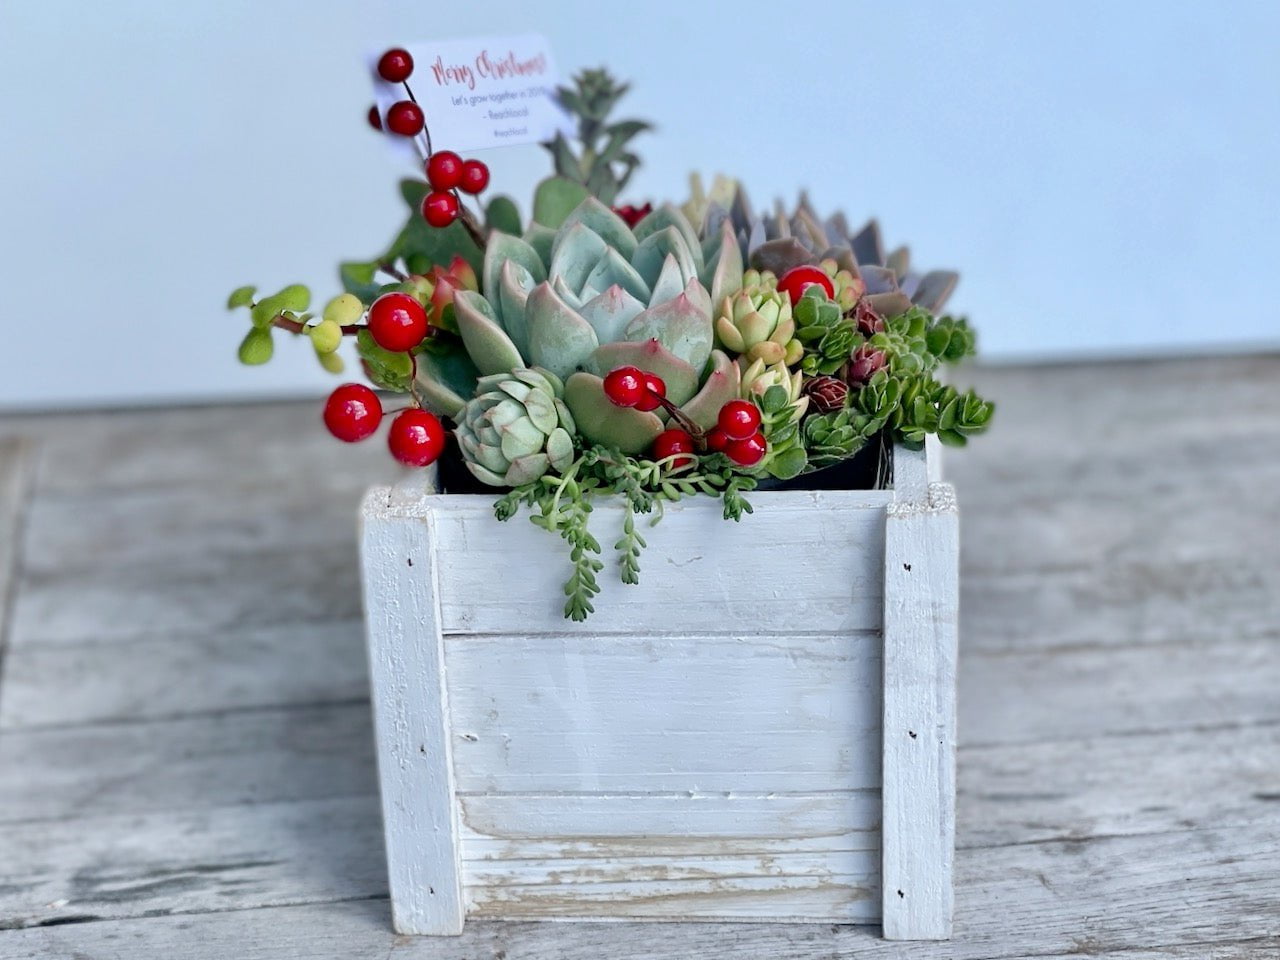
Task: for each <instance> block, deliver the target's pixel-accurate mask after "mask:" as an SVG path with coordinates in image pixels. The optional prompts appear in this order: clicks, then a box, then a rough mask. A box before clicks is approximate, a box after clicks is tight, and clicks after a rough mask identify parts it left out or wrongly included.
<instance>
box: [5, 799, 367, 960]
mask: <svg viewBox="0 0 1280 960" xmlns="http://www.w3.org/2000/svg"><path fill="white" fill-rule="evenodd" d="M0 850H3V851H5V856H4V858H3V860H0V927H4V926H27V925H31V924H35V923H48V922H51V921H57V920H60V919H61V920H65V919H69V918H75V917H82V916H86V915H88V916H94V917H139V916H146V915H148V914H153V913H169V912H175V911H183V912H190V911H209V910H236V909H243V908H245V907H251V906H252V907H261V906H267V905H271V904H288V903H324V902H329V901H334V900H349V899H353V898H356V897H370V896H383V895H385V894H386V890H387V872H386V862H385V860H384V859H383V854H382V830H381V824H380V822H379V818H378V800H377V797H376V796H374V795H371V794H370V795H366V796H362V797H352V798H338V799H332V800H293V801H290V802H284V803H244V804H237V805H234V806H222V807H212V808H206V809H197V810H174V811H169V812H162V813H150V814H138V813H121V814H114V815H110V816H94V815H93V814H92V813H91V812H86V813H85V814H83V815H82V816H80V817H79V818H76V819H67V820H37V821H22V822H17V823H11V824H3V825H0ZM3 937H4V934H3V933H0V951H3V949H4V940H3Z"/></svg>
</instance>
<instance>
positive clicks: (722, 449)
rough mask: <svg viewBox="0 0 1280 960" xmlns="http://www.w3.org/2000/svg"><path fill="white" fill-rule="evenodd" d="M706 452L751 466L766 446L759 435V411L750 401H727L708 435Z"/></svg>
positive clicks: (762, 454) (762, 455)
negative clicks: (717, 453)
mask: <svg viewBox="0 0 1280 960" xmlns="http://www.w3.org/2000/svg"><path fill="white" fill-rule="evenodd" d="M707 449H709V450H715V451H717V452H719V453H723V454H724V455H725V456H726V457H728V458H729V459H730V460H732V461H733V462H734V463H736V464H737V465H738V466H740V467H754V466H755V465H756V464H757V463H759V462H760V461H761V460H763V459H764V455H765V453H766V452H767V451H768V449H769V445H768V444H767V443H766V442H765V439H764V434H763V433H761V432H760V411H759V410H758V409H757V408H756V405H755V404H754V403H752V402H751V401H749V400H730V401H729V402H728V403H726V404H725V405H724V406H723V407H721V408H720V415H719V416H718V417H717V418H716V425H715V428H714V429H712V430H711V432H709V433H708V434H707Z"/></svg>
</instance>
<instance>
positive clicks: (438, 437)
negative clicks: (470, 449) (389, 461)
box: [324, 383, 445, 467]
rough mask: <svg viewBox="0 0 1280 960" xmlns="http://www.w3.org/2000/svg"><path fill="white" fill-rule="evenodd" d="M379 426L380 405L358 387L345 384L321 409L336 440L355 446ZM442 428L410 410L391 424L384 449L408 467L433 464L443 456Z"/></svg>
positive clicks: (430, 415) (426, 415)
mask: <svg viewBox="0 0 1280 960" xmlns="http://www.w3.org/2000/svg"><path fill="white" fill-rule="evenodd" d="M381 423H382V401H381V400H379V399H378V395H377V394H376V393H374V392H373V391H372V390H370V389H369V388H368V387H366V386H365V385H364V384H361V383H344V384H343V385H342V386H340V387H338V389H337V390H335V391H333V393H331V394H330V395H329V399H328V400H327V401H326V402H325V405H324V425H325V426H326V427H328V428H329V432H330V433H332V434H333V435H334V436H335V437H337V438H338V439H339V440H342V441H344V442H346V443H356V442H358V441H360V440H365V439H367V438H369V437H371V436H373V434H374V433H375V432H376V431H377V429H378V426H379V424H381ZM444 443H445V429H444V424H442V423H441V422H440V419H439V418H438V417H437V416H436V415H435V414H433V413H428V412H427V411H426V410H419V409H417V408H416V407H411V408H410V409H408V410H401V411H400V413H398V414H396V418H395V419H394V420H392V421H391V429H390V430H389V431H388V432H387V446H388V447H390V449H391V455H392V456H393V457H395V458H396V459H397V460H399V461H400V462H401V463H403V464H406V465H408V466H411V467H425V466H428V465H429V464H432V463H435V462H436V459H437V458H438V457H439V456H440V454H441V453H443V452H444Z"/></svg>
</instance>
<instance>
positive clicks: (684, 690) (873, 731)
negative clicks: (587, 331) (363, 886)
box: [364, 450, 957, 939]
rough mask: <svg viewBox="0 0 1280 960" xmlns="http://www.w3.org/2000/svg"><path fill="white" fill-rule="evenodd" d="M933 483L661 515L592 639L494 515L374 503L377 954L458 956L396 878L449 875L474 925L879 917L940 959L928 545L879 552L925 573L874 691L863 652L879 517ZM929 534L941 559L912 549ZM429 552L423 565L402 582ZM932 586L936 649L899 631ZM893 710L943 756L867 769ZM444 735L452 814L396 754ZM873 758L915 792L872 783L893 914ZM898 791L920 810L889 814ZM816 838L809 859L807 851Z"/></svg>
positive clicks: (541, 565) (913, 465) (948, 708)
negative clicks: (918, 697)
mask: <svg viewBox="0 0 1280 960" xmlns="http://www.w3.org/2000/svg"><path fill="white" fill-rule="evenodd" d="M928 461H929V456H928V453H927V452H926V451H918V452H914V453H913V452H910V451H905V450H899V451H898V452H897V456H896V464H895V479H894V489H892V490H880V491H849V492H785V493H783V492H764V493H758V494H755V495H754V496H753V498H752V499H753V502H754V504H755V506H756V511H755V513H754V514H752V515H749V516H747V517H744V519H743V521H742V522H741V523H737V524H734V523H726V522H725V521H724V519H723V518H722V517H721V516H720V512H721V511H720V507H719V505H718V503H717V502H715V501H712V500H709V499H701V498H699V499H695V500H690V501H686V502H683V503H680V504H676V505H673V506H670V507H668V509H667V511H666V515H665V516H664V518H663V520H662V523H661V524H660V525H659V526H658V527H656V528H655V529H654V530H653V531H652V533H650V534H649V535H648V540H649V548H648V549H647V550H646V552H645V555H644V557H643V561H642V573H641V580H642V582H641V584H640V585H639V586H626V585H622V584H620V583H617V582H615V581H616V578H615V577H614V576H613V575H612V574H613V572H614V571H613V570H612V568H607V569H606V571H605V572H604V574H603V575H602V578H601V579H602V583H603V584H604V585H605V589H604V591H603V592H602V594H601V596H600V597H599V598H598V599H597V601H596V603H595V606H596V613H595V615H594V616H592V617H591V618H590V619H589V620H588V621H586V622H585V623H580V624H575V623H572V622H570V621H566V620H564V619H563V616H562V614H561V609H560V608H561V605H562V603H563V598H562V593H561V591H560V589H559V586H560V583H561V582H562V580H563V578H564V575H565V572H566V571H565V567H566V565H567V561H565V560H564V559H563V557H562V556H561V553H560V548H561V544H560V542H559V541H558V540H556V539H554V538H552V537H550V536H549V535H547V534H546V532H545V531H542V530H540V529H538V528H536V527H534V526H532V525H531V524H529V523H528V521H527V519H524V518H517V519H515V520H513V521H510V522H508V523H506V524H501V523H499V522H498V521H496V520H495V519H494V517H493V515H492V509H493V507H492V501H491V498H488V497H459V496H436V495H434V494H433V492H432V490H433V488H432V487H431V486H430V475H429V474H419V475H416V476H414V477H413V478H412V479H411V480H410V481H409V482H408V483H403V484H401V485H399V486H397V487H395V488H377V489H375V490H373V491H371V492H370V493H369V495H368V496H367V497H366V499H365V508H364V542H365V556H366V558H369V557H374V558H377V561H378V563H380V564H381V569H382V570H384V571H387V572H382V573H379V574H377V575H375V576H372V577H371V576H368V575H367V576H366V589H367V591H370V592H368V593H367V594H366V606H367V608H368V610H369V612H370V618H369V629H370V645H371V650H372V651H373V654H372V657H371V660H372V663H373V664H374V666H373V671H372V681H373V690H374V701H375V715H376V716H377V718H378V730H379V749H380V769H381V771H382V778H383V783H384V787H385V788H386V789H387V792H388V793H389V794H390V796H392V797H395V798H397V799H396V800H395V801H394V802H392V801H384V809H385V811H386V812H385V816H386V817H387V843H388V849H389V856H390V857H391V875H392V899H393V902H394V903H395V904H396V907H397V909H396V926H397V929H398V930H401V931H402V932H417V933H457V932H458V931H459V930H460V926H459V924H456V923H454V915H453V914H450V916H449V918H448V920H441V919H440V918H434V919H427V920H422V921H420V922H419V921H416V920H409V919H406V917H410V916H412V917H418V916H420V915H421V911H420V909H419V907H418V906H416V904H417V903H418V902H419V901H421V900H422V897H423V894H422V891H421V889H419V888H418V887H415V886H414V884H415V883H420V882H421V881H420V879H415V872H416V874H419V875H420V874H425V872H426V871H427V869H428V862H429V861H431V860H433V859H435V858H446V859H451V860H452V861H456V862H457V863H458V864H459V865H460V866H459V870H460V876H461V881H460V882H461V888H462V893H461V897H462V900H463V901H464V902H465V907H466V912H467V913H468V914H470V915H473V916H478V917H496V918H504V919H518V918H542V917H554V918H588V917H613V918H617V919H640V918H656V919H666V920H678V919H717V918H718V919H743V920H789V921H801V920H829V921H837V922H874V921H875V920H877V919H879V918H880V916H881V911H882V903H884V904H885V906H884V907H883V909H884V910H885V911H886V912H885V916H886V926H885V930H886V933H887V934H889V935H891V936H893V937H897V938H904V939H905V938H911V937H919V936H923V937H936V936H940V935H943V933H942V932H941V931H943V928H944V925H945V924H949V922H950V903H949V900H947V902H945V903H944V902H942V900H941V896H942V893H941V891H942V890H943V889H944V888H945V890H946V891H947V897H949V896H950V884H951V849H950V844H951V843H952V841H953V832H952V831H953V826H952V821H951V819H950V816H951V810H952V807H953V805H954V771H953V766H954V761H953V752H952V751H953V749H954V744H953V741H954V709H955V708H954V697H955V689H954V680H955V673H954V649H952V652H951V661H950V662H951V670H950V672H940V670H939V667H938V665H937V663H936V660H937V657H938V650H937V643H936V642H935V636H934V635H935V634H937V635H938V636H946V637H950V639H951V642H952V644H953V647H954V632H955V623H954V597H953V596H952V595H953V594H954V591H955V578H954V570H955V566H956V563H957V556H956V550H957V545H956V541H955V537H954V536H948V531H947V530H946V529H942V528H938V529H937V530H936V531H935V528H934V527H933V526H931V525H929V524H925V525H924V526H920V527H918V528H916V529H915V530H914V532H913V533H911V534H909V535H908V537H907V539H913V538H914V539H913V542H912V543H909V544H908V543H906V542H900V543H899V545H898V552H897V553H894V556H895V557H897V556H898V553H901V554H902V557H905V556H906V555H907V554H910V555H911V556H912V557H913V558H916V562H917V563H919V564H920V565H921V569H920V571H919V573H918V574H917V576H916V577H915V578H914V579H913V580H910V581H904V582H903V583H902V584H901V585H900V586H899V588H900V589H903V590H914V591H916V592H915V593H914V594H913V595H912V597H911V598H910V599H909V600H908V601H905V602H907V603H908V604H909V605H912V612H911V616H910V617H901V616H899V617H897V618H896V619H894V620H893V621H892V623H893V625H894V627H895V629H896V630H897V635H896V643H897V647H896V648H895V650H896V655H895V660H894V663H893V665H892V666H890V665H889V664H887V663H885V662H884V658H883V650H884V641H883V627H882V624H885V625H887V624H888V623H889V621H887V620H886V595H885V590H884V585H885V582H886V580H885V570H886V566H885V565H886V532H885V531H886V515H887V514H889V515H893V513H892V512H893V511H895V510H897V509H898V508H899V506H902V507H903V509H904V511H905V508H906V507H907V506H910V507H911V509H913V510H926V509H927V503H928V498H929V491H930V489H931V488H930V485H929V479H930V477H929V473H930V467H929V462H928ZM424 477H425V478H426V484H427V485H426V486H424V485H423V478H424ZM934 489H935V490H936V491H940V490H941V489H942V488H941V487H937V488H934ZM621 513H622V508H621V507H620V506H618V505H616V504H613V503H608V502H606V503H603V504H601V505H600V506H598V507H597V509H596V510H595V511H594V512H593V514H592V527H593V530H594V531H595V533H596V535H597V537H598V539H600V541H601V542H602V543H611V542H612V541H613V540H615V539H616V536H617V534H616V533H615V532H614V530H613V528H617V529H619V530H620V529H621ZM903 516H904V517H905V516H906V513H905V512H903ZM951 516H952V517H953V518H954V502H952V503H951ZM891 529H892V526H891ZM393 531H394V539H393V536H392V533H393ZM935 532H936V533H937V535H938V536H939V537H940V541H939V543H938V544H927V543H925V542H924V540H925V539H927V538H928V537H930V536H932V535H934V534H935ZM428 544H429V545H430V549H431V551H433V555H434V557H435V561H434V563H431V564H430V566H429V568H428V569H425V570H424V569H422V563H423V559H422V558H423V556H425V555H426V553H427V550H426V547H427V545H428ZM925 550H927V551H928V552H927V553H926V552H924V551H925ZM903 551H905V552H903ZM917 554H918V557H917ZM948 557H949V561H950V568H951V571H952V574H953V575H952V577H951V579H950V580H946V579H945V577H942V576H941V571H945V569H946V561H947V558H948ZM900 560H901V557H899V561H900ZM410 561H413V562H414V563H416V564H417V566H412V565H411V563H410ZM931 561H932V562H933V563H934V564H935V565H939V564H940V566H938V570H939V571H940V572H939V574H938V576H937V577H931V576H930V575H929V574H928V573H927V568H928V567H929V564H930V562H931ZM366 562H367V560H366ZM391 571H394V576H392V575H391V573H390V572H391ZM895 582H896V581H895ZM931 583H932V585H933V586H934V587H937V588H939V589H942V590H943V591H944V592H946V591H949V593H946V596H945V598H944V600H943V602H941V603H940V604H939V605H938V608H937V610H936V611H934V612H937V613H938V614H940V615H943V616H948V617H950V622H949V624H948V625H947V626H946V627H945V628H942V629H939V630H934V631H931V630H930V627H929V625H928V624H927V623H924V622H923V621H922V619H921V618H925V617H927V616H929V615H930V613H931V610H930V608H929V607H928V605H927V600H928V596H927V590H928V586H927V585H928V584H931ZM373 591H384V592H382V593H374V592H373ZM386 591H410V592H412V593H413V596H412V597H406V596H402V595H401V594H399V593H395V592H386ZM921 591H924V592H923V593H922V592H921ZM890 600H892V598H890ZM922 601H925V605H924V606H921V605H920V604H921V602H922ZM917 608H918V609H917ZM414 610H430V611H435V610H438V611H439V622H438V625H437V623H436V622H435V621H434V620H432V619H431V617H428V618H427V622H423V623H417V622H410V621H411V620H412V617H413V616H414V614H413V613H412V611H414ZM405 643H408V644H412V645H416V646H420V647H423V648H428V649H433V650H434V649H436V648H437V647H439V648H440V649H441V650H442V651H443V652H442V655H441V658H440V661H439V663H437V662H436V661H435V660H434V659H433V658H427V659H421V658H420V655H419V654H417V653H413V654H410V655H408V656H409V658H414V657H418V658H419V660H420V662H418V663H416V664H414V665H413V666H410V667H406V666H405V665H403V664H397V663H394V662H393V661H394V660H395V658H396V650H397V649H398V647H399V646H400V645H401V644H405ZM917 649H919V651H920V652H919V653H918V654H917V653H916V651H917ZM935 682H936V683H939V684H942V686H941V688H940V689H936V690H935V689H932V688H928V687H927V686H926V685H927V684H929V683H935ZM887 683H893V684H894V689H895V690H896V691H898V692H899V693H900V694H901V695H903V696H907V695H909V694H910V693H913V692H914V693H916V694H918V693H921V692H922V691H923V692H926V693H929V696H930V698H931V701H932V702H934V703H935V704H936V707H937V709H938V710H939V711H941V713H940V714H939V716H940V717H945V718H947V719H946V720H945V722H944V721H943V720H942V719H939V720H938V722H937V723H936V724H935V727H936V729H933V728H929V727H927V726H925V725H924V724H923V722H921V723H917V725H918V726H920V730H921V733H922V734H923V735H925V736H927V737H929V738H930V739H932V737H933V736H934V734H935V733H944V734H945V735H946V737H947V742H948V744H950V745H951V746H950V747H949V748H948V751H947V752H946V753H945V757H944V759H945V760H947V761H948V762H947V763H942V764H939V762H938V757H937V756H932V757H931V756H929V755H928V754H927V753H922V752H921V751H919V750H917V751H894V752H893V753H892V754H891V755H890V754H885V753H884V749H885V747H884V737H885V734H884V717H885V716H886V711H887V710H888V705H887V704H885V702H884V690H885V688H886V684H887ZM388 684H390V685H388ZM422 691H425V693H423V692H422ZM384 701H388V702H384ZM442 704H443V705H444V706H443V710H444V715H443V718H442V717H441V714H440V711H441V709H442V706H441V705H442ZM897 710H899V708H898V707H895V711H897ZM384 716H385V717H394V718H396V719H395V722H394V723H393V722H390V721H387V722H384V720H383V718H384ZM905 719H906V716H905V714H904V715H902V716H898V715H897V713H895V723H896V722H897V721H898V720H905ZM919 719H921V721H923V718H919ZM912 722H913V723H914V722H916V720H915V719H913V720H912ZM438 724H443V725H444V727H445V729H446V730H447V736H448V740H449V747H450V755H451V768H450V770H449V771H448V773H449V774H450V775H451V776H452V778H453V787H452V792H449V791H443V790H441V789H439V786H438V784H436V783H434V782H433V785H432V789H431V792H430V794H429V795H427V794H424V793H421V792H420V791H418V790H416V789H415V788H414V787H412V786H411V785H409V780H410V777H411V774H410V773H409V772H408V771H407V770H406V768H405V762H404V759H403V758H404V757H406V756H408V755H410V754H411V753H412V750H413V744H412V742H411V741H412V739H413V737H412V736H410V735H409V733H408V731H410V730H423V729H426V728H429V727H435V726H436V725H438ZM895 728H896V727H895ZM889 756H891V760H890V761H889V762H891V763H893V764H903V765H905V766H907V767H909V769H907V770H903V771H897V770H895V771H893V779H894V786H895V790H896V791H897V792H896V793H895V794H894V796H895V799H894V801H893V802H894V803H895V804H901V805H903V806H904V807H908V808H909V811H908V812H907V813H904V814H902V815H898V814H897V813H896V812H895V814H894V816H896V817H897V819H895V820H894V832H893V833H892V835H891V836H892V844H893V849H892V850H890V849H889V846H888V841H889V836H888V835H886V844H885V846H884V851H883V862H884V863H885V864H888V865H892V866H894V868H895V873H894V876H895V878H897V879H896V882H897V884H898V887H902V886H910V887H911V895H910V898H909V903H906V904H905V906H904V905H900V903H899V902H897V901H901V900H902V899H903V898H904V897H906V894H905V893H899V894H897V896H896V897H895V902H894V903H893V904H891V905H890V904H889V903H888V900H887V899H885V897H886V896H887V894H882V890H881V886H882V884H881V879H880V878H881V869H882V851H881V845H880V843H879V841H880V823H881V819H882V816H884V817H888V816H889V814H887V813H886V814H883V815H882V810H881V807H882V805H883V801H882V800H881V798H880V794H879V790H880V785H881V776H882V773H881V771H882V766H883V764H884V762H885V758H886V757H889ZM388 781H390V782H388ZM917 790H923V791H925V792H926V793H927V794H928V795H929V798H930V799H929V800H928V801H927V802H920V801H918V800H917V798H916V797H915V796H914V795H912V796H903V795H902V794H903V792H904V791H905V792H912V793H913V792H914V791H917ZM408 798H416V799H414V800H410V799H408ZM409 803H416V804H417V807H418V809H417V810H416V811H414V810H408V809H406V807H405V805H406V804H409ZM708 810H716V811H717V814H716V815H715V816H708V815H707V811H708ZM815 814H819V815H820V816H821V817H822V818H823V819H822V824H823V826H822V830H821V831H820V832H819V833H816V834H815V833H814V832H813V831H812V829H811V828H810V827H808V826H806V823H807V822H808V821H810V820H812V818H813V816H814V815H815ZM944 814H945V817H946V823H945V825H944V824H942V823H940V820H939V818H942V817H943V816H944ZM922 817H924V819H921V818H922ZM458 822H460V823H461V827H460V831H461V832H460V834H459V835H458V836H457V839H456V841H455V842H454V844H453V846H452V847H451V848H444V847H443V846H442V844H443V842H444V840H445V839H446V838H447V837H448V832H447V831H442V830H440V829H439V828H438V826H437V829H436V830H435V831H433V832H432V833H430V838H431V840H432V842H433V844H434V846H433V847H432V848H431V849H427V848H425V847H424V846H422V844H421V840H422V832H421V829H420V824H421V823H430V824H435V825H441V824H453V823H458ZM886 822H887V821H886ZM744 825H746V826H749V828H750V829H749V830H748V832H746V833H743V832H742V831H743V829H744ZM851 837H856V838H857V842H851V840H850V838H851ZM944 843H945V844H946V849H943V844H944ZM398 861H399V862H398ZM411 861H417V862H418V865H417V867H416V868H414V869H410V867H409V863H410V862H411ZM931 865H932V868H933V871H934V873H933V875H932V876H927V877H926V876H922V875H921V873H922V872H927V871H928V870H930V869H931ZM899 867H901V869H899ZM450 889H452V888H450ZM895 889H897V887H895ZM401 898H405V899H407V901H408V903H409V904H410V905H409V906H408V907H407V908H406V909H404V910H402V909H401ZM890 907H891V908H892V912H893V916H892V917H891V918H890V915H889V909H890ZM944 913H945V923H944V920H943V919H942V915H943V914H944ZM459 922H460V921H459Z"/></svg>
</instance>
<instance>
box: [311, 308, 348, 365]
mask: <svg viewBox="0 0 1280 960" xmlns="http://www.w3.org/2000/svg"><path fill="white" fill-rule="evenodd" d="M325 312H326V313H328V311H327V310H326V311H325ZM307 333H308V334H310V335H311V342H312V343H313V344H314V345H315V348H316V353H321V354H324V353H333V351H335V350H337V349H338V347H339V346H341V345H342V327H341V326H340V325H339V324H338V323H337V322H336V321H333V320H321V321H320V322H319V323H317V324H316V325H315V326H314V327H308V328H307Z"/></svg>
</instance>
